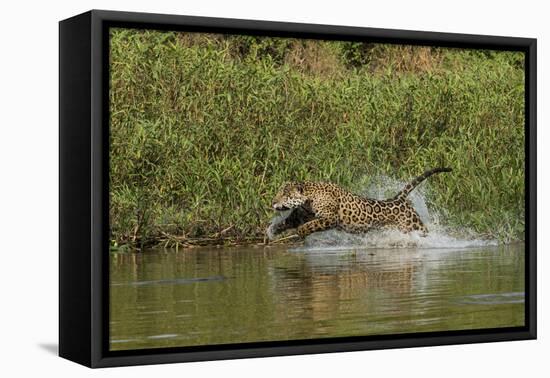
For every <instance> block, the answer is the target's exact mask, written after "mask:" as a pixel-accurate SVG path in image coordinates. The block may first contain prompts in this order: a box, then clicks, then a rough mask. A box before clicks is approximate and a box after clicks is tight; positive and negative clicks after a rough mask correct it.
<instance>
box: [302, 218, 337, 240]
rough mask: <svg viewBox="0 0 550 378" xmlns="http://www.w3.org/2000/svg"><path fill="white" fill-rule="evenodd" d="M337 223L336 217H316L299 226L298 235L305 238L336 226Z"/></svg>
mask: <svg viewBox="0 0 550 378" xmlns="http://www.w3.org/2000/svg"><path fill="white" fill-rule="evenodd" d="M336 224H337V222H336V218H316V219H314V220H312V221H309V222H307V223H305V224H303V225H301V226H300V227H298V236H299V237H301V238H305V237H306V236H308V235H310V234H312V233H314V232H317V231H324V230H328V229H331V228H334V227H336Z"/></svg>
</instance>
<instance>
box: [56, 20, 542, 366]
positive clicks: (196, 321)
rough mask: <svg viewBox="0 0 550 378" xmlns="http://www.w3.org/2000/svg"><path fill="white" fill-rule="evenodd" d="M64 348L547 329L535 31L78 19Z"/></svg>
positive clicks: (387, 340)
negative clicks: (539, 285) (542, 297)
mask: <svg viewBox="0 0 550 378" xmlns="http://www.w3.org/2000/svg"><path fill="white" fill-rule="evenodd" d="M59 69H60V84H59V85H60V109H59V112H60V113H59V114H60V152H59V153H60V250H59V253H60V277H59V282H60V286H59V288H60V296H59V300H60V308H59V319H60V326H59V330H60V333H59V343H60V345H59V347H60V349H59V350H60V355H61V356H62V357H65V358H68V359H70V360H73V361H76V362H78V363H81V364H84V365H87V366H90V367H106V366H117V365H135V364H154V363H166V362H181V361H199V360H213V359H229V358H243V357H261V356H275V355H288V354H305V353H322V352H336V351H351V350H367V349H380V348H398V347H412V346H427V345H445V344H456V343H474V342H489V341H504V340H522V339H532V338H535V337H536V286H535V283H536V276H535V274H536V270H535V267H536V245H535V242H536V238H535V235H536V223H535V219H536V192H535V189H536V181H535V180H536V177H535V173H536V165H535V156H536V151H535V145H536V144H535V135H536V128H535V124H536V122H535V121H536V120H535V113H536V112H535V110H536V108H535V106H536V99H535V93H536V86H535V83H536V77H535V75H536V41H535V40H534V39H526V38H513V37H496V36H480V35H463V34H442V33H433V32H413V31H401V30H384V29H371V28H355V27H342V26H327V25H310V24H291V23H278V22H264V21H247V20H232V19H215V18H201V17H186V16H172V15H158V14H142V13H124V12H111V11H95V10H94V11H90V12H88V13H85V14H82V15H79V16H75V17H73V18H70V19H67V20H64V21H62V22H60V68H59Z"/></svg>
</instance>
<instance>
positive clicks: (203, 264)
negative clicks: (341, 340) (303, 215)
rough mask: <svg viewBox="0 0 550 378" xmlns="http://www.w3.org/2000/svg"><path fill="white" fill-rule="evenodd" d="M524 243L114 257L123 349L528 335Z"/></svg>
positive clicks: (115, 323) (115, 329)
mask: <svg viewBox="0 0 550 378" xmlns="http://www.w3.org/2000/svg"><path fill="white" fill-rule="evenodd" d="M524 251H525V246H524V244H514V245H508V246H481V247H469V248H410V249H409V248H399V249H391V248H384V249H376V248H370V249H356V248H344V249H342V248H340V249H338V250H331V249H330V248H322V249H313V250H308V249H307V248H305V249H304V248H302V249H300V248H298V249H292V248H290V249H289V247H283V246H279V247H234V248H198V249H191V250H179V251H176V250H166V249H160V250H149V251H145V252H142V253H135V254H133V253H124V254H122V253H120V254H117V253H113V254H111V257H110V259H111V264H110V265H111V270H110V272H111V277H110V296H111V298H110V299H111V302H110V303H111V305H110V347H111V350H127V349H140V348H158V347H178V346H194V345H210V344H226V343H242V342H257V341H274V340H292V339H311V338H325V337H340V336H363V335H382V334H399V333H414V332H426V331H446V330H461V329H479V328H495V327H511V326H522V325H524V321H525V320H524V280H525V276H524V274H525V265H524Z"/></svg>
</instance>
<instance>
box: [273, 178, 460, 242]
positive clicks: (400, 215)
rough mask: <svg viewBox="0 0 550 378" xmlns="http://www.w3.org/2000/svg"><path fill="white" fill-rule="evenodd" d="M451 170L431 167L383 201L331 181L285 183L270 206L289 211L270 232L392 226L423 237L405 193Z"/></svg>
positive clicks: (307, 232)
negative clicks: (356, 192)
mask: <svg viewBox="0 0 550 378" xmlns="http://www.w3.org/2000/svg"><path fill="white" fill-rule="evenodd" d="M451 171H452V169H451V168H434V169H430V170H428V171H426V172H424V173H423V174H422V175H420V176H418V177H416V178H415V179H413V180H412V181H410V182H409V183H408V184H407V185H405V187H403V189H402V190H401V191H400V192H399V193H397V194H396V195H395V196H394V197H392V198H389V199H385V200H377V199H372V198H367V197H363V196H360V195H357V194H354V193H352V192H350V191H348V190H346V189H344V188H342V187H340V186H338V185H336V184H333V183H330V182H311V181H303V182H295V181H293V182H286V183H284V184H283V185H282V187H281V188H280V190H279V191H278V192H277V194H276V195H275V197H274V199H273V202H272V208H273V209H274V210H276V211H278V212H283V211H289V210H290V211H291V213H290V215H288V216H287V217H286V218H285V219H284V220H283V221H282V222H280V223H279V224H278V225H276V226H275V229H274V230H269V231H270V232H271V234H279V233H282V232H284V231H287V230H290V229H295V231H296V235H297V236H299V237H300V238H305V237H306V236H308V235H310V234H312V233H314V232H318V231H324V230H329V229H340V230H343V231H346V232H350V233H366V232H368V231H370V230H373V229H379V228H394V229H397V230H399V231H401V232H403V233H410V232H412V231H418V232H419V233H420V235H422V236H426V235H427V233H428V229H427V227H426V225H424V223H423V222H422V221H421V220H420V216H419V215H418V213H417V212H416V210H415V209H414V208H413V205H412V203H411V201H410V200H409V199H408V198H407V196H408V195H409V194H410V193H411V191H413V190H414V188H416V187H417V186H418V185H419V184H420V183H421V182H422V181H424V180H425V179H427V178H428V177H430V176H432V175H433V174H436V173H441V172H451Z"/></svg>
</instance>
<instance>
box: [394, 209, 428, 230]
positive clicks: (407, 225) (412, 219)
mask: <svg viewBox="0 0 550 378" xmlns="http://www.w3.org/2000/svg"><path fill="white" fill-rule="evenodd" d="M397 228H398V229H399V230H400V231H401V232H403V233H406V234H408V233H409V232H412V231H418V232H419V233H420V236H428V227H426V226H425V225H424V223H422V221H421V220H420V217H419V216H418V214H417V213H416V211H414V210H413V211H412V213H411V214H410V216H408V217H406V218H403V219H401V220H400V221H399V223H398V224H397Z"/></svg>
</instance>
